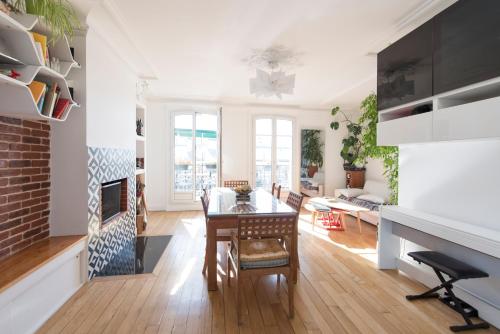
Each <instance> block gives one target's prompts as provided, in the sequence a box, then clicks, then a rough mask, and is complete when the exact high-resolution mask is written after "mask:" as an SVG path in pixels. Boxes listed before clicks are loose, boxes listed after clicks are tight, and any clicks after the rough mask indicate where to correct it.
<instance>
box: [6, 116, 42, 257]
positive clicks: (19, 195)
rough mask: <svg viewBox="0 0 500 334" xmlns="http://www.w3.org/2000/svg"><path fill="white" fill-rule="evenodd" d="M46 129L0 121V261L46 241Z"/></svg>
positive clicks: (11, 120) (22, 122) (17, 121)
mask: <svg viewBox="0 0 500 334" xmlns="http://www.w3.org/2000/svg"><path fill="white" fill-rule="evenodd" d="M49 202H50V125H49V124H48V123H46V122H41V121H40V122H38V121H37V122H34V121H27V120H20V119H16V118H8V117H0V259H2V258H5V257H7V256H9V255H12V254H14V253H16V252H18V251H20V250H22V249H24V248H26V247H28V246H30V245H32V244H33V243H35V242H37V241H40V240H43V239H45V238H48V237H49Z"/></svg>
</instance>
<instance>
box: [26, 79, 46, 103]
mask: <svg viewBox="0 0 500 334" xmlns="http://www.w3.org/2000/svg"><path fill="white" fill-rule="evenodd" d="M28 87H29V89H30V90H31V94H32V95H33V98H34V99H35V103H36V104H38V102H40V98H41V97H42V94H43V93H45V87H47V85H46V84H45V83H43V82H39V81H33V82H32V83H30V84H29V86H28Z"/></svg>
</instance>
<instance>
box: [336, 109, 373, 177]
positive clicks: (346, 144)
mask: <svg viewBox="0 0 500 334" xmlns="http://www.w3.org/2000/svg"><path fill="white" fill-rule="evenodd" d="M331 114H332V116H334V117H335V116H337V115H340V116H341V117H342V118H341V120H339V121H337V120H335V121H332V122H331V123H330V128H332V129H333V130H335V131H336V130H338V129H339V128H340V124H341V123H345V124H346V128H347V137H345V138H344V139H343V140H342V145H343V146H342V150H341V151H340V156H341V157H342V159H344V170H346V171H361V170H365V167H364V165H365V162H364V160H363V159H361V152H362V148H363V143H362V141H361V138H360V137H361V130H362V127H361V125H360V124H358V123H355V122H353V121H352V120H351V119H350V118H349V117H348V116H347V115H346V114H345V113H344V112H343V111H342V110H340V108H339V107H338V106H337V107H335V108H333V109H332V111H331Z"/></svg>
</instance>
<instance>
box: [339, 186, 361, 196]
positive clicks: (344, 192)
mask: <svg viewBox="0 0 500 334" xmlns="http://www.w3.org/2000/svg"><path fill="white" fill-rule="evenodd" d="M337 192H338V194H336V196H337V197H339V196H340V195H344V196H345V197H348V198H351V197H358V196H359V195H363V194H364V193H365V191H364V190H363V189H359V188H349V189H337Z"/></svg>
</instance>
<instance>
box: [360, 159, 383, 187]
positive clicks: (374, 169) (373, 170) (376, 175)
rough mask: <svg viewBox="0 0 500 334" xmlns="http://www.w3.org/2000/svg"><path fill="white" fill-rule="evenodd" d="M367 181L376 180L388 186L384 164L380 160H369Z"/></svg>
mask: <svg viewBox="0 0 500 334" xmlns="http://www.w3.org/2000/svg"><path fill="white" fill-rule="evenodd" d="M365 179H366V180H374V181H380V182H385V183H386V184H388V181H387V178H386V177H385V176H384V164H383V162H382V160H380V159H368V163H367V164H366V174H365Z"/></svg>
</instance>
